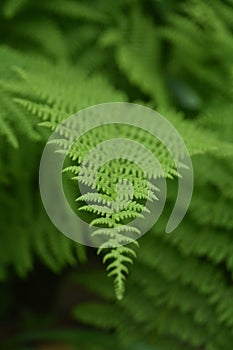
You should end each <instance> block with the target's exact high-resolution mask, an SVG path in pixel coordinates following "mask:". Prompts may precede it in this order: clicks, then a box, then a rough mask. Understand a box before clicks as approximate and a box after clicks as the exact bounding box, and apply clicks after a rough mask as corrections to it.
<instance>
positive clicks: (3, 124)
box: [0, 0, 233, 350]
mask: <svg viewBox="0 0 233 350" xmlns="http://www.w3.org/2000/svg"><path fill="white" fill-rule="evenodd" d="M0 17H1V21H0V38H1V45H0V62H1V65H0V99H1V112H0V154H1V157H0V187H1V190H0V203H1V213H0V222H1V233H0V237H1V245H0V279H1V281H2V282H1V285H0V286H1V290H0V300H1V301H0V320H1V321H0V338H1V341H2V348H3V350H7V349H11V350H23V349H25V350H27V349H28V350H29V349H41V350H42V349H44V350H45V349H50V350H52V349H56V350H59V349H61V350H62V349H63V350H65V349H69V348H71V349H80V348H81V349H84V350H85V349H87V350H98V349H113V350H114V349H119V350H126V349H127V350H131V349H133V350H181V349H186V350H189V349H190V350H201V349H203V350H219V349H221V350H228V349H229V350H232V344H233V302H232V300H233V287H232V280H233V244H232V243H233V241H232V234H233V232H232V229H233V216H232V204H233V190H232V179H233V162H232V155H233V144H232V141H233V136H232V131H233V118H232V113H233V103H232V102H233V101H232V92H233V91H232V89H233V84H232V83H233V75H232V74H233V64H232V57H233V39H232V29H233V1H232V0H224V1H220V0H212V1H210V0H207V1H201V0H185V1H178V0H148V1H146V2H145V1H143V0H119V1H111V0H110V1H109V0H95V1H94V0H87V1H81V0H77V1H76V0H50V1H39V0H3V1H2V2H1V5H0ZM112 101H129V102H136V103H141V104H144V105H147V106H151V107H153V108H155V109H156V110H157V111H159V112H160V113H162V114H163V115H164V116H166V117H167V118H168V119H169V120H170V121H171V122H172V123H173V124H174V125H175V126H176V128H177V129H178V131H179V132H180V133H181V135H182V137H183V138H184V140H185V142H186V144H187V147H188V149H189V151H190V153H191V155H192V156H193V165H194V171H195V189H194V195H193V199H192V203H191V207H190V209H189V212H188V214H187V215H186V217H185V219H184V221H183V223H182V224H181V225H180V226H179V227H178V228H177V229H176V231H175V232H174V233H173V234H172V235H165V234H164V227H165V223H166V218H167V217H168V215H169V212H170V210H171V208H172V204H173V203H174V200H175V197H176V189H177V181H176V178H175V176H172V177H173V179H172V180H171V181H168V182H169V188H168V201H167V205H166V210H165V212H164V213H163V216H162V217H161V219H160V221H159V222H158V223H157V224H156V225H155V227H154V228H153V229H151V230H150V232H149V233H147V234H146V235H145V236H143V237H142V238H141V239H140V240H139V243H140V249H137V259H135V261H134V265H133V267H131V268H130V273H129V276H128V278H127V283H126V293H125V297H124V298H123V299H122V300H121V301H117V300H115V296H114V292H113V288H112V282H111V280H110V279H108V278H107V277H106V274H105V271H104V268H103V267H102V265H101V263H100V259H99V257H98V256H97V255H96V254H95V251H94V254H93V249H90V248H85V247H83V246H81V245H79V244H76V243H74V242H72V241H70V240H69V239H68V238H66V237H64V236H63V235H62V234H60V233H59V232H57V230H56V228H55V227H54V226H53V225H52V224H51V223H50V221H49V219H48V218H47V216H46V213H45V211H44V209H43V206H42V204H41V200H40V196H39V188H38V167H39V161H40V156H41V153H42V149H43V146H44V144H45V142H46V140H47V138H48V136H49V133H50V131H49V130H51V129H52V130H53V129H54V128H55V127H56V125H57V124H58V123H59V122H60V121H62V120H64V119H65V118H66V117H68V116H69V115H71V114H73V113H75V112H77V111H79V110H81V109H82V108H84V107H87V106H91V105H94V104H98V103H103V102H112ZM46 127H47V128H46ZM48 128H49V129H48ZM129 133H132V134H133V130H130V131H129V130H128V131H127V133H126V134H127V135H128V134H129ZM101 135H102V134H101ZM136 137H137V136H136ZM99 139H101V137H100V135H99V134H98V130H97V131H95V133H93V135H92V138H90V137H89V138H86V140H84V141H85V142H84V147H83V149H82V152H83V154H85V152H87V151H88V149H89V148H90V147H91V146H92V145H93V144H94V143H95V141H98V140H99ZM147 141H148V140H147ZM148 142H149V141H148ZM157 146H158V145H157V144H156V147H155V150H154V151H155V153H156V150H157ZM73 155H74V154H72V156H73ZM78 156H80V154H77V155H76V154H75V157H74V158H72V157H71V158H72V159H73V160H74V161H75V160H77V157H78ZM161 162H162V164H164V166H167V162H168V159H167V157H164V158H162V159H161ZM126 166H130V165H129V164H128V165H126ZM166 169H168V173H170V174H171V173H172V175H176V174H175V173H174V169H173V164H170V163H169V164H168V168H166ZM69 183H70V182H69ZM69 186H70V187H69ZM68 187H69V188H71V189H72V187H71V185H70V184H69V185H68ZM102 190H103V189H102ZM67 195H69V196H70V197H71V201H72V199H73V197H75V195H78V194H75V195H74V193H72V191H71V193H69V194H67ZM85 215H86V217H87V218H88V217H89V218H90V216H89V214H85ZM44 265H45V266H46V268H49V269H50V270H52V271H53V272H48V271H46V272H44V267H43V266H44ZM38 266H39V267H38ZM123 275H124V274H123ZM17 276H18V277H17ZM124 276H125V275H124ZM122 292H123V291H122V290H120V291H119V289H117V293H118V294H117V295H118V296H120V298H121V297H122ZM120 298H119V299H120Z"/></svg>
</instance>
